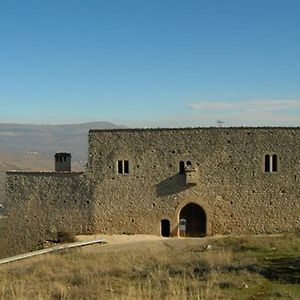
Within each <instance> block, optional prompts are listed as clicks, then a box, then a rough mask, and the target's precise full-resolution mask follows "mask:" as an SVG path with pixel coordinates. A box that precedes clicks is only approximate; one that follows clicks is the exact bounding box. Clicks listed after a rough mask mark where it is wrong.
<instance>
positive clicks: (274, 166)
mask: <svg viewBox="0 0 300 300" xmlns="http://www.w3.org/2000/svg"><path fill="white" fill-rule="evenodd" d="M272 171H273V172H277V155H276V154H273V156H272Z"/></svg>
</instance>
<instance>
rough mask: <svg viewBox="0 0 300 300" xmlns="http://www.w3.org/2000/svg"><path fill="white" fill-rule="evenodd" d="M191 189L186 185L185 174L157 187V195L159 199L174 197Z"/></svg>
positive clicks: (169, 179)
mask: <svg viewBox="0 0 300 300" xmlns="http://www.w3.org/2000/svg"><path fill="white" fill-rule="evenodd" d="M189 188H191V186H190V185H187V184H186V181H185V175H184V174H175V175H174V176H171V177H169V178H167V179H165V180H163V181H161V182H160V183H158V184H157V185H156V194H157V196H158V197H162V196H168V195H173V194H176V193H179V192H183V191H185V190H187V189H189Z"/></svg>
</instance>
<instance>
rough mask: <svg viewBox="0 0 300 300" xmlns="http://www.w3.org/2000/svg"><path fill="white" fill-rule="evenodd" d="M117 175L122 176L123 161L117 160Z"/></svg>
mask: <svg viewBox="0 0 300 300" xmlns="http://www.w3.org/2000/svg"><path fill="white" fill-rule="evenodd" d="M118 173H119V174H123V161H122V160H118Z"/></svg>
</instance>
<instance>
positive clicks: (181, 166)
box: [179, 161, 185, 174]
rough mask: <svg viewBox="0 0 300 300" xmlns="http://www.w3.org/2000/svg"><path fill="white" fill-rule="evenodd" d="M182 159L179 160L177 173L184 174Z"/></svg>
mask: <svg viewBox="0 0 300 300" xmlns="http://www.w3.org/2000/svg"><path fill="white" fill-rule="evenodd" d="M184 165H185V164H184V161H181V162H180V163H179V174H184V173H185V171H184Z"/></svg>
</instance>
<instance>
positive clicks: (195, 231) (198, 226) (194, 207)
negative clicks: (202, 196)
mask: <svg viewBox="0 0 300 300" xmlns="http://www.w3.org/2000/svg"><path fill="white" fill-rule="evenodd" d="M180 219H185V220H186V232H185V236H190V237H201V236H202V237H203V236H206V235H207V234H208V233H209V226H208V219H207V213H206V211H205V209H204V208H203V207H202V206H201V205H199V204H198V203H195V202H187V203H185V204H184V205H182V206H181V207H180V208H179V210H178V221H179V220H180ZM178 233H179V235H180V232H178Z"/></svg>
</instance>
